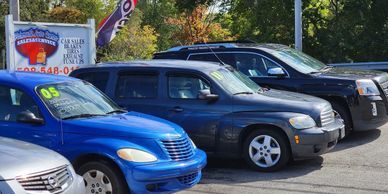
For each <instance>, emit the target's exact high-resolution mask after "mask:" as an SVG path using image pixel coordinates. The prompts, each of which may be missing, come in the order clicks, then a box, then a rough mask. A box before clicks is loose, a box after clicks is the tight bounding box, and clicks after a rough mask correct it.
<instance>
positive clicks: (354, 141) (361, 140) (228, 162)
mask: <svg viewBox="0 0 388 194" xmlns="http://www.w3.org/2000/svg"><path fill="white" fill-rule="evenodd" d="M380 135H381V131H380V130H379V129H375V130H371V131H365V132H353V133H351V134H350V135H349V136H348V137H347V138H345V139H344V140H342V141H341V142H339V144H338V145H337V146H336V147H335V148H334V149H333V150H332V151H331V152H337V151H341V150H345V149H349V148H353V147H357V146H361V145H365V144H368V143H370V142H373V141H375V140H376V139H378V138H379V137H380ZM322 163H323V158H322V157H316V158H313V159H310V160H302V161H292V162H290V163H289V164H288V165H287V166H286V167H285V168H284V169H282V170H280V171H278V172H271V173H264V172H257V171H254V170H252V169H251V168H249V166H248V165H247V164H246V163H245V161H244V160H243V159H221V158H211V157H210V158H208V165H207V166H206V168H205V169H204V171H203V179H202V181H201V183H200V184H238V183H247V182H255V181H271V180H284V179H288V178H294V177H300V176H304V175H307V174H309V173H311V172H314V171H316V170H320V169H321V168H322Z"/></svg>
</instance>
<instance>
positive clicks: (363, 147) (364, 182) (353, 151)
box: [181, 125, 388, 194]
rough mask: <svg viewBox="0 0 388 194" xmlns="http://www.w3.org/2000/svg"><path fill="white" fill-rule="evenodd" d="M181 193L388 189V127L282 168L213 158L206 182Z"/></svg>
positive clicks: (377, 190)
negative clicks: (276, 169) (265, 170)
mask: <svg viewBox="0 0 388 194" xmlns="http://www.w3.org/2000/svg"><path fill="white" fill-rule="evenodd" d="M181 193H182V194H193V193H210V194H223V193H237V194H243V193H388V125H385V126H383V127H380V129H376V130H373V131H367V132H358V133H353V134H351V135H350V136H349V137H347V138H346V139H344V140H343V141H341V142H340V143H339V144H338V145H337V146H336V148H335V149H334V150H332V151H331V152H329V153H327V154H324V155H322V157H318V158H314V159H311V160H306V161H295V162H292V163H291V164H289V165H288V167H286V168H285V169H283V170H282V171H280V172H274V173H260V172H255V171H252V170H250V169H249V168H248V167H247V165H246V164H245V163H244V161H242V160H225V159H212V158H210V159H209V161H208V166H207V167H206V168H205V170H204V173H203V180H202V181H201V183H200V184H198V185H197V186H195V187H194V188H192V189H190V190H187V191H184V192H181Z"/></svg>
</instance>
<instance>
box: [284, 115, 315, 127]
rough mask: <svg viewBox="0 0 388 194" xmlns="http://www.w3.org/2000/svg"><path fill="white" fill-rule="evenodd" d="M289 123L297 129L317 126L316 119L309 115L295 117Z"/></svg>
mask: <svg viewBox="0 0 388 194" xmlns="http://www.w3.org/2000/svg"><path fill="white" fill-rule="evenodd" d="M289 122H290V124H291V125H292V126H293V127H294V128H295V129H308V128H311V127H315V126H316V123H315V121H314V119H313V118H311V117H310V116H308V115H302V116H297V117H293V118H291V119H290V120H289Z"/></svg>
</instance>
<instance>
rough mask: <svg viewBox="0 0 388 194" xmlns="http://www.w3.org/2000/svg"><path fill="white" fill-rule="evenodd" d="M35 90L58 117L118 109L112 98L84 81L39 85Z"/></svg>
mask: <svg viewBox="0 0 388 194" xmlns="http://www.w3.org/2000/svg"><path fill="white" fill-rule="evenodd" d="M36 92H37V94H38V95H39V97H40V98H41V100H42V101H43V102H44V103H45V104H46V105H47V108H48V109H49V110H50V111H51V113H52V114H53V115H54V116H56V117H57V118H60V119H70V118H72V117H77V116H79V117H82V116H83V115H84V116H86V117H87V115H106V114H108V113H110V112H112V111H116V110H118V109H119V107H118V106H117V105H116V104H115V103H114V102H113V101H112V100H110V99H109V98H108V97H106V96H105V95H104V94H103V93H101V92H100V91H99V90H97V89H96V88H95V87H94V86H93V85H91V84H89V83H87V82H84V81H71V82H60V83H54V84H46V85H40V86H38V87H37V89H36Z"/></svg>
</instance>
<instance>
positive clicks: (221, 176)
mask: <svg viewBox="0 0 388 194" xmlns="http://www.w3.org/2000/svg"><path fill="white" fill-rule="evenodd" d="M322 162H323V158H322V157H316V158H314V159H310V160H303V161H293V162H290V163H289V164H288V165H287V166H286V167H285V168H284V169H282V170H280V171H278V172H270V173H268V172H257V171H254V170H252V169H251V168H249V166H248V165H247V164H246V163H245V161H244V160H242V159H241V160H233V159H218V158H209V159H208V165H207V166H206V168H205V169H204V171H203V179H202V181H201V184H212V183H218V184H233V183H234V184H235V183H245V182H255V181H270V180H281V179H288V178H293V177H299V176H303V175H306V174H309V173H310V172H313V171H315V170H319V169H321V168H322Z"/></svg>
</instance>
